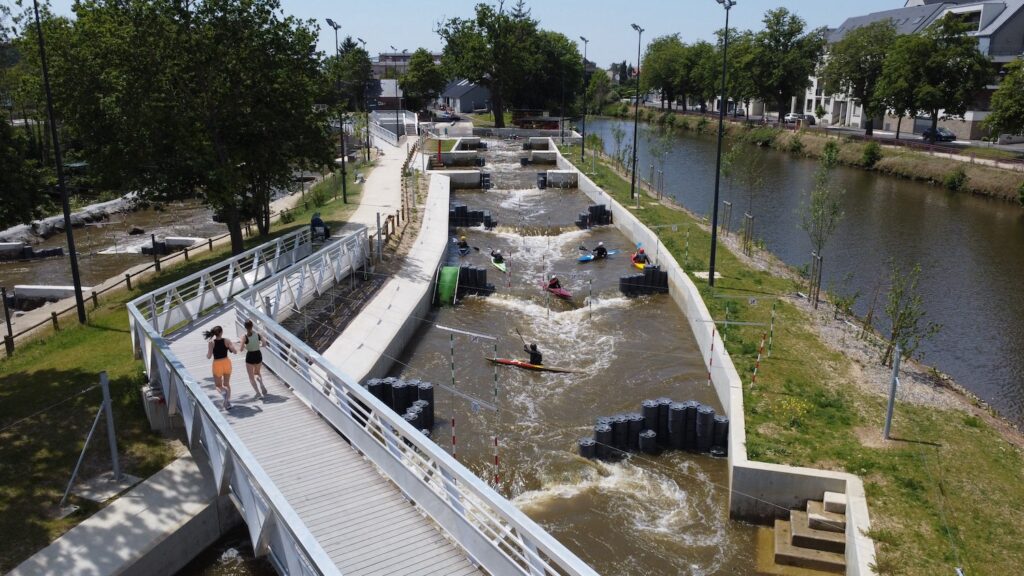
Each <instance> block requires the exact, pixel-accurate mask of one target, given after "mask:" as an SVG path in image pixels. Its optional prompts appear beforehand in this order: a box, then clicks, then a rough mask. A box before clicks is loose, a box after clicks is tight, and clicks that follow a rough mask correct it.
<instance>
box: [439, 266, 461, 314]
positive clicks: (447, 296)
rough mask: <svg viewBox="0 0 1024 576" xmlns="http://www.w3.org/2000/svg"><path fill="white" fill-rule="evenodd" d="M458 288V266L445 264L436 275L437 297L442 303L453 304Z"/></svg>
mask: <svg viewBox="0 0 1024 576" xmlns="http://www.w3.org/2000/svg"><path fill="white" fill-rule="evenodd" d="M458 289H459V267H458V266H445V267H443V268H441V274H440V275H438V277H437V297H438V299H439V301H440V302H441V304H442V305H444V304H454V303H455V294H456V292H458Z"/></svg>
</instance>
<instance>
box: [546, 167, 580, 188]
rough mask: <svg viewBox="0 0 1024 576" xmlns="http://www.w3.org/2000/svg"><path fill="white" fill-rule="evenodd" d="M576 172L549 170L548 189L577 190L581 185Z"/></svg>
mask: <svg viewBox="0 0 1024 576" xmlns="http://www.w3.org/2000/svg"><path fill="white" fill-rule="evenodd" d="M576 175H577V172H576V171H575V170H548V188H576V187H577V185H578V184H579V179H578V178H577V176H576Z"/></svg>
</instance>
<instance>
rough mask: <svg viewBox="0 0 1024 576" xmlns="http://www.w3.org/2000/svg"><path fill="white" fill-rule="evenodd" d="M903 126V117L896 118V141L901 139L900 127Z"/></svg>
mask: <svg viewBox="0 0 1024 576" xmlns="http://www.w3.org/2000/svg"><path fill="white" fill-rule="evenodd" d="M902 124H903V116H902V115H900V116H899V117H897V118H896V139H897V140H899V139H900V127H901V126H902Z"/></svg>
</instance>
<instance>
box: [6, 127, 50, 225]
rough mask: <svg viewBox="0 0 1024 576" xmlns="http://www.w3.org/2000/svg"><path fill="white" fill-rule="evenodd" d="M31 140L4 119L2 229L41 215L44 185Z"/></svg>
mask: <svg viewBox="0 0 1024 576" xmlns="http://www.w3.org/2000/svg"><path fill="white" fill-rule="evenodd" d="M30 153H31V152H30V150H29V147H28V139H27V138H26V137H25V135H24V134H21V133H20V131H16V130H15V129H14V127H13V126H11V125H10V124H8V123H7V121H6V120H2V119H0V190H3V196H4V199H3V202H0V229H3V228H7V227H8V226H13V225H15V224H23V223H26V222H28V221H29V220H31V219H32V218H34V217H37V216H39V215H40V211H39V205H40V202H39V191H40V188H41V187H42V182H41V181H40V174H39V169H38V168H37V167H36V162H35V161H34V160H32V159H31V158H30V157H29V154H30Z"/></svg>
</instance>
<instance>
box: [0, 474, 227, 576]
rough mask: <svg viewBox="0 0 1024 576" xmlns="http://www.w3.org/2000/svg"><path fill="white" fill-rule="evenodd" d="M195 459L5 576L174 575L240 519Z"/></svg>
mask: <svg viewBox="0 0 1024 576" xmlns="http://www.w3.org/2000/svg"><path fill="white" fill-rule="evenodd" d="M220 502H221V504H220V505H218V498H217V494H216V491H215V490H214V488H213V483H212V482H210V481H208V480H206V479H205V478H204V477H203V474H202V472H200V469H199V467H198V466H196V463H195V462H194V461H193V460H192V457H191V456H186V457H184V458H179V459H178V460H175V461H174V462H172V463H171V464H170V465H168V466H167V467H166V468H164V469H163V470H161V471H160V472H157V473H156V474H154V475H153V476H151V477H149V478H148V479H147V480H146V481H144V482H143V483H141V484H139V485H138V486H136V487H135V488H133V489H131V490H129V491H128V492H126V493H125V494H124V495H122V496H121V497H120V498H118V499H116V500H114V501H113V502H112V503H111V504H110V505H109V506H107V507H106V508H104V509H102V510H100V511H99V512H97V513H95V514H93V515H92V516H91V517H89V518H88V519H86V520H85V521H84V522H82V523H81V524H79V525H78V526H75V527H74V528H72V529H71V530H69V531H68V532H67V533H66V534H64V535H63V536H61V537H60V538H58V539H57V540H56V541H54V542H53V543H51V544H50V545H49V546H47V547H46V548H43V549H42V550H40V551H39V552H37V553H36V554H35V555H34V556H32V557H31V558H29V559H28V560H25V561H24V562H22V563H21V565H19V566H18V567H17V568H15V569H14V570H12V571H11V572H9V573H8V575H7V576H30V575H31V576H40V575H50V574H52V575H54V576H58V575H59V576H63V575H65V574H75V575H77V576H102V575H108V574H119V575H122V576H124V575H136V574H137V575H148V576H170V575H172V574H174V573H176V572H177V571H178V570H180V569H181V568H183V567H184V566H185V564H187V563H188V562H189V561H191V560H192V559H193V558H195V557H196V555H198V554H199V553H200V552H202V551H203V550H204V549H205V548H206V547H207V546H209V545H210V544H212V543H213V542H215V541H217V540H218V539H219V538H220V536H221V535H222V534H223V533H224V532H226V531H228V530H230V529H231V528H233V527H234V526H237V525H238V523H239V522H240V521H241V519H240V518H239V516H238V513H237V512H236V511H235V509H234V506H232V505H231V503H230V501H229V500H228V499H227V498H224V499H222V500H220Z"/></svg>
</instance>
